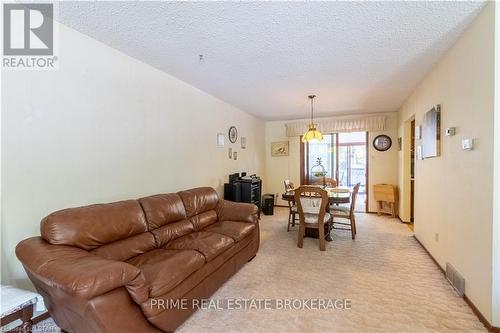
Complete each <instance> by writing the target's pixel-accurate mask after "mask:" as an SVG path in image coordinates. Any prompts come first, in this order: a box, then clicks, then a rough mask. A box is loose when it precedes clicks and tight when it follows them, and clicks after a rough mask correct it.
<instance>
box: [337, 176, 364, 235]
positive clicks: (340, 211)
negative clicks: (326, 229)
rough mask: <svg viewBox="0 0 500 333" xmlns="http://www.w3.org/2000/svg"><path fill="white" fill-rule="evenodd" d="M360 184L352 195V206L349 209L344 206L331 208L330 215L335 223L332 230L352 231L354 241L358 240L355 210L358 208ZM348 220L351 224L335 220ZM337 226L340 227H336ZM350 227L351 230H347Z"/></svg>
mask: <svg viewBox="0 0 500 333" xmlns="http://www.w3.org/2000/svg"><path fill="white" fill-rule="evenodd" d="M360 186H361V184H360V183H357V184H356V185H355V186H354V188H353V190H352V195H351V205H350V206H349V207H344V206H330V213H331V214H332V218H333V222H332V229H337V230H350V231H351V236H352V239H355V238H356V217H355V216H354V210H355V208H356V198H357V196H358V192H359V187H360ZM336 217H337V218H341V219H348V220H349V222H348V223H346V222H335V218H336ZM336 225H340V227H336ZM346 226H349V228H346Z"/></svg>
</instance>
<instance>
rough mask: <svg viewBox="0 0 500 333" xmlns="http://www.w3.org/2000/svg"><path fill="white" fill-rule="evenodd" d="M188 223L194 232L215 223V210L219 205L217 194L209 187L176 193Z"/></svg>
mask: <svg viewBox="0 0 500 333" xmlns="http://www.w3.org/2000/svg"><path fill="white" fill-rule="evenodd" d="M178 194H179V196H180V198H181V199H182V202H183V203H184V208H185V209H186V215H187V218H188V219H189V221H191V223H192V224H193V226H194V230H195V231H199V230H201V229H203V228H205V227H207V226H209V225H211V224H213V223H215V222H217V213H216V208H217V204H218V203H219V196H218V195H217V192H215V190H214V189H213V188H211V187H198V188H194V189H191V190H186V191H181V192H178Z"/></svg>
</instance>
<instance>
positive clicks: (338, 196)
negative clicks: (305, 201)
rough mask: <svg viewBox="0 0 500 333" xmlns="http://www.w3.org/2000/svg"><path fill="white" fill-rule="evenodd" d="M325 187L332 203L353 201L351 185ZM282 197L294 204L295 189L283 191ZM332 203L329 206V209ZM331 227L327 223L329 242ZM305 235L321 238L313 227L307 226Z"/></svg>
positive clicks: (339, 203)
mask: <svg viewBox="0 0 500 333" xmlns="http://www.w3.org/2000/svg"><path fill="white" fill-rule="evenodd" d="M321 187H322V186H321ZM324 189H325V190H326V192H327V194H328V202H329V204H330V205H331V204H333V205H341V204H348V203H350V202H351V193H352V188H351V187H347V186H337V187H326V188H324ZM281 199H283V200H284V201H288V202H289V203H291V204H292V205H293V204H294V203H295V191H294V190H290V191H287V192H285V193H283V194H282V195H281ZM330 205H328V206H327V209H328V207H329V206H330ZM290 206H291V205H290ZM330 229H331V226H329V225H325V239H326V241H328V242H331V241H332V239H331V237H330ZM305 236H306V237H311V238H319V233H318V229H312V228H307V227H306V231H305Z"/></svg>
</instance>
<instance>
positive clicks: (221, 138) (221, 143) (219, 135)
mask: <svg viewBox="0 0 500 333" xmlns="http://www.w3.org/2000/svg"><path fill="white" fill-rule="evenodd" d="M224 140H225V137H224V133H217V147H219V148H220V147H224Z"/></svg>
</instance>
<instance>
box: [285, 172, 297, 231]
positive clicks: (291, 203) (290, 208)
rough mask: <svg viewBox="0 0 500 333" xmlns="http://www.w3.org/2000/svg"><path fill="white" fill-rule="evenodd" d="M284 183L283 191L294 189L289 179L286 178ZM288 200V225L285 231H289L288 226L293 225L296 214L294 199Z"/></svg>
mask: <svg viewBox="0 0 500 333" xmlns="http://www.w3.org/2000/svg"><path fill="white" fill-rule="evenodd" d="M284 184H285V192H290V191H293V190H295V187H294V186H293V183H292V182H291V181H290V179H286V180H285V181H284ZM287 202H288V226H287V228H286V231H287V232H288V231H290V226H292V227H295V221H296V216H297V205H296V204H295V201H294V200H287Z"/></svg>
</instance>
